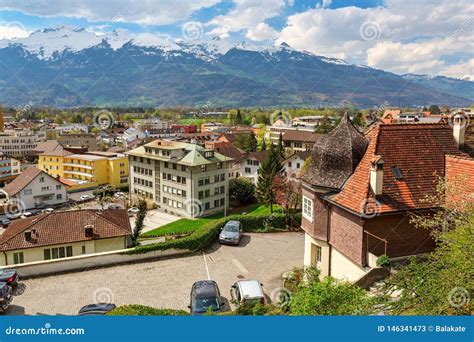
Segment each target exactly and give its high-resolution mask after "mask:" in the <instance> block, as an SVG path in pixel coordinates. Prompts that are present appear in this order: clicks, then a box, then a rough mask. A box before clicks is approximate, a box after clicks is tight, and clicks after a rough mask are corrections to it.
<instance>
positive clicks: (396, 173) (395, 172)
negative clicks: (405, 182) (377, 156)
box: [391, 166, 403, 180]
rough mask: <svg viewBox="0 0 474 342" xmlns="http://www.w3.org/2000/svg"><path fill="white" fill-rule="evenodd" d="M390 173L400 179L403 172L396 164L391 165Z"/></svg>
mask: <svg viewBox="0 0 474 342" xmlns="http://www.w3.org/2000/svg"><path fill="white" fill-rule="evenodd" d="M391 169H392V173H393V175H394V176H395V179H396V180H402V179H403V174H402V171H400V169H399V168H398V166H392V168H391Z"/></svg>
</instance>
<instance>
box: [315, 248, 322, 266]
mask: <svg viewBox="0 0 474 342" xmlns="http://www.w3.org/2000/svg"><path fill="white" fill-rule="evenodd" d="M322 254H323V249H322V247H321V246H316V261H317V262H321V260H322Z"/></svg>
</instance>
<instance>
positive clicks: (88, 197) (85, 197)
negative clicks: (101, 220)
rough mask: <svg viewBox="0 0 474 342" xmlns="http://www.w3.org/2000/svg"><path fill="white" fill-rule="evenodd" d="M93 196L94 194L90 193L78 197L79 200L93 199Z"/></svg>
mask: <svg viewBox="0 0 474 342" xmlns="http://www.w3.org/2000/svg"><path fill="white" fill-rule="evenodd" d="M93 198H94V196H92V195H82V196H81V197H80V200H81V201H87V200H89V199H93Z"/></svg>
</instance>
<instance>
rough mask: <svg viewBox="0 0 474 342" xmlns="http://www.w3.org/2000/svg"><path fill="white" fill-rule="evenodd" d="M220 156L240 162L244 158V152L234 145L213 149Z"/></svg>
mask: <svg viewBox="0 0 474 342" xmlns="http://www.w3.org/2000/svg"><path fill="white" fill-rule="evenodd" d="M215 150H216V151H217V152H219V153H220V154H222V155H224V156H226V157H229V158H232V159H234V161H235V162H240V161H241V160H242V159H243V158H244V157H245V151H244V150H242V149H240V148H238V147H235V146H234V145H226V146H219V147H217V148H216V149H215Z"/></svg>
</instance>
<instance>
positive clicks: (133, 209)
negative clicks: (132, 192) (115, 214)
mask: <svg viewBox="0 0 474 342" xmlns="http://www.w3.org/2000/svg"><path fill="white" fill-rule="evenodd" d="M139 212H140V209H138V208H137V207H132V208H130V209H128V213H129V214H138V213H139Z"/></svg>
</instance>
